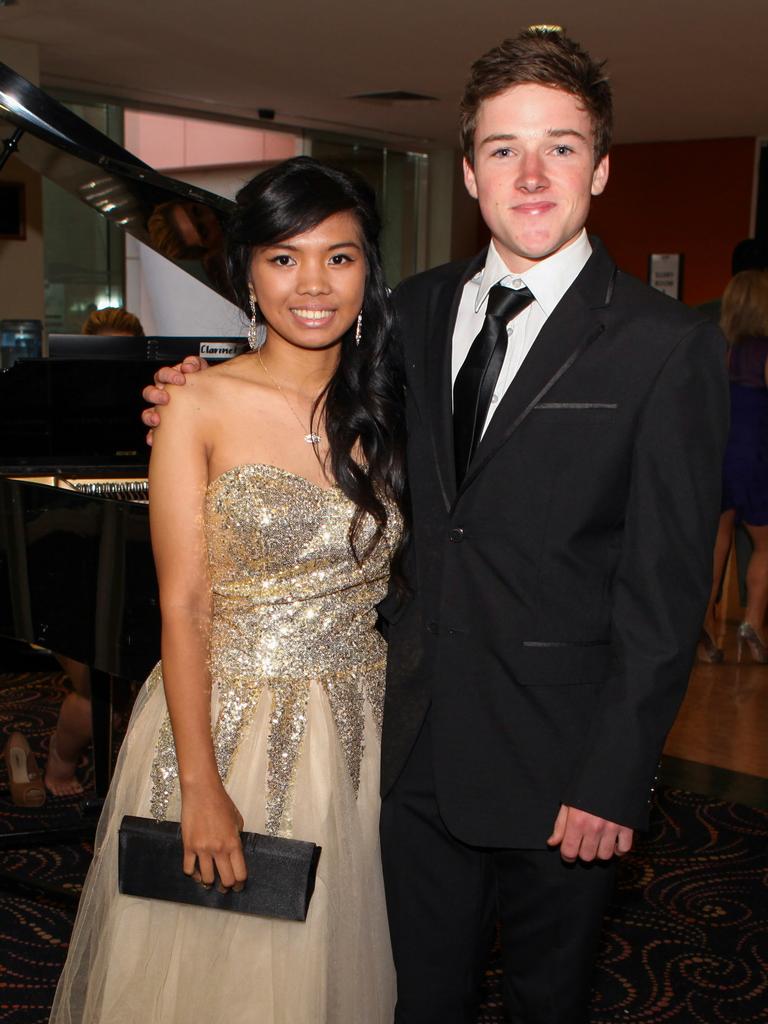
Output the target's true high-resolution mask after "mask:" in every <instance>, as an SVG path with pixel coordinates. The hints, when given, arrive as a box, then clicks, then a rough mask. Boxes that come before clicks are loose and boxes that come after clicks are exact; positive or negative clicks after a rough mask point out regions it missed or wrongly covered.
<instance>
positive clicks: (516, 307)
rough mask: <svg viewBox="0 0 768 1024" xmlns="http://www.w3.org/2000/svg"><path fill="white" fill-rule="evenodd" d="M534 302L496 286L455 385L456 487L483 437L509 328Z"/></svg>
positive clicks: (523, 294)
mask: <svg viewBox="0 0 768 1024" xmlns="http://www.w3.org/2000/svg"><path fill="white" fill-rule="evenodd" d="M532 302H533V295H532V293H531V292H530V291H529V290H528V288H520V289H519V291H515V290H513V289H512V288H505V287H504V285H501V284H496V285H494V286H493V288H491V290H490V291H489V292H488V306H487V309H486V312H485V320H484V322H483V326H482V327H481V328H480V333H479V334H478V335H477V337H476V338H475V340H474V341H473V342H472V345H471V347H470V350H469V353H468V354H467V358H466V359H465V360H464V363H463V364H462V367H461V369H460V370H459V373H458V376H457V377H456V382H455V384H454V385H453V444H454V454H455V458H456V483H457V484H460V483H461V481H462V480H463V479H464V475H465V473H466V472H467V469H468V467H469V463H470V462H471V460H472V456H473V455H474V453H475V449H476V448H477V445H478V443H479V441H480V437H481V435H482V433H483V425H484V423H485V419H486V416H487V415H488V408H489V407H490V404H491V398H492V397H493V389H494V388H495V387H496V381H497V380H498V379H499V373H500V372H501V367H502V364H503V363H504V356H505V355H506V352H507V324H508V323H509V321H510V320H512V319H513V318H514V317H516V316H517V314H518V313H521V312H522V311H523V310H524V309H525V308H526V306H529V305H530V304H531V303H532Z"/></svg>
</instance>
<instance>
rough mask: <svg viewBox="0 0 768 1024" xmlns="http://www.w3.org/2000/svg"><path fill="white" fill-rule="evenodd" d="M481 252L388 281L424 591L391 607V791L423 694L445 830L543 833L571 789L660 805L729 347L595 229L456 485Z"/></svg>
mask: <svg viewBox="0 0 768 1024" xmlns="http://www.w3.org/2000/svg"><path fill="white" fill-rule="evenodd" d="M484 259H485V254H484V253H482V254H480V255H479V256H478V257H477V258H476V259H475V260H473V261H471V262H470V263H468V264H467V263H464V264H450V265H447V266H444V267H440V268H437V269H435V270H431V271H428V272H426V273H424V274H421V275H419V276H417V277H414V278H411V279H410V280H408V281H405V282H404V283H403V284H402V285H401V286H400V287H399V288H398V289H397V291H396V293H395V303H396V308H397V314H398V320H399V324H400V333H401V338H402V343H403V350H404V358H405V361H406V371H407V387H408V421H409V452H408V460H409V478H410V486H411V493H412V501H413V520H414V521H413V544H412V547H411V550H410V551H409V553H408V566H409V573H410V575H411V579H412V583H413V587H414V596H413V598H412V600H411V601H410V602H409V603H407V604H405V605H404V606H402V607H400V606H398V605H397V602H396V601H395V600H394V598H388V599H387V601H385V603H384V606H383V608H382V614H383V616H384V618H385V619H388V620H389V628H388V633H389V643H390V653H389V671H388V685H387V695H386V704H385V716H384V735H383V755H382V792H383V793H384V794H386V793H387V792H388V790H389V788H390V787H391V786H392V785H393V783H394V781H395V780H396V778H397V776H398V774H399V772H400V770H401V769H402V766H403V764H404V762H405V760H406V758H407V756H408V753H409V751H410V749H411V747H412V745H413V743H414V741H415V738H416V736H417V735H418V732H419V729H420V727H421V723H422V721H423V719H424V717H425V715H426V714H427V711H428V710H429V721H430V728H431V735H432V744H433V751H434V753H433V757H434V773H435V786H436V791H437V798H438V803H439V807H440V810H441V813H442V816H443V818H444V820H445V823H446V825H447V826H448V828H449V829H450V830H451V832H452V833H453V834H454V835H456V836H457V837H458V838H460V839H462V840H464V841H466V842H470V843H473V844H477V845H487V846H508V847H532V848H536V847H542V846H543V845H544V844H545V841H546V838H547V836H548V835H549V834H550V831H551V828H552V825H553V823H554V820H555V816H556V814H557V811H558V808H559V805H560V804H561V803H565V804H569V805H572V806H575V807H579V808H582V809H584V810H587V811H590V812H592V813H594V814H598V815H601V816H603V817H605V818H608V819H610V820H612V821H616V822H619V823H621V824H624V825H628V826H632V827H637V828H642V827H644V826H645V825H646V824H647V811H648V804H649V798H650V793H651V790H652V786H653V782H654V777H655V772H656V770H657V764H658V760H659V757H660V754H661V749H662V746H663V742H664V738H665V736H666V733H667V731H668V729H669V728H670V726H671V723H672V721H673V719H674V716H675V713H676V711H677V708H678V706H679V704H680V701H681V699H682V696H683V694H684V691H685V687H686V684H687V679H688V674H689V671H690V667H691V663H692V659H693V655H694V651H695V645H696V640H697V637H698V635H699V630H700V626H701V621H702V617H703V613H704V610H705V606H706V602H707V597H708V593H709V588H710V580H711V573H712V546H713V541H714V535H715V530H716V525H717V520H718V514H719V509H720V474H721V465H722V455H723V448H724V444H725V437H726V432H727V418H728V413H727V402H728V399H727V383H726V374H725V346H724V340H723V337H722V335H721V334H720V332H719V330H718V329H717V328H716V327H715V326H714V325H713V324H712V323H711V322H709V321H707V320H705V319H703V318H702V317H700V316H697V315H696V314H694V313H692V312H690V311H689V310H688V309H687V308H686V307H685V306H683V305H682V304H680V303H678V302H674V301H672V300H671V299H669V298H667V297H665V296H664V295H662V294H660V293H659V292H657V291H654V290H652V289H650V288H648V287H647V286H645V285H644V284H642V283H641V282H640V281H638V280H636V279H635V278H632V277H630V276H628V275H626V274H623V273H622V272H621V271H618V270H617V268H616V266H615V264H614V263H613V261H612V260H611V258H610V257H609V255H608V254H607V253H606V251H605V249H604V248H603V247H602V246H601V245H600V243H599V241H597V240H596V239H594V240H593V254H592V256H591V258H590V259H589V261H588V263H587V264H586V266H585V267H584V269H583V270H582V272H581V274H580V275H579V277H578V278H577V279H576V281H575V283H574V284H573V285H572V286H571V288H570V289H569V290H568V292H567V293H566V294H565V296H564V297H563V299H562V300H561V302H560V303H559V304H558V306H557V308H556V309H555V310H554V311H553V312H552V314H551V316H550V317H549V319H548V320H547V322H546V324H545V325H544V327H543V328H542V330H541V333H540V334H539V336H538V338H537V339H536V341H535V343H534V345H533V347H532V348H531V350H530V352H529V353H528V355H527V357H526V359H525V361H524V363H523V365H522V366H521V368H520V370H519V372H518V374H517V375H516V377H515V378H514V380H513V381H512V383H511V385H510V387H509V390H508V391H507V393H506V395H505V396H504V398H503V399H502V401H501V402H500V404H499V407H498V408H497V410H496V412H495V414H494V416H493V418H492V420H491V422H490V425H489V427H488V430H487V431H486V434H485V436H484V437H483V439H482V441H481V443H480V445H479V447H478V449H477V452H476V455H475V458H474V460H473V462H472V464H471V466H470V469H469V472H468V474H467V476H466V478H465V480H464V481H463V483H462V484H461V486H460V487H459V488H458V489H457V487H456V481H455V474H454V468H453V451H452V419H451V380H450V362H451V336H452V332H453V326H454V322H455V318H456V311H457V307H458V302H459V298H460V296H461V291H462V288H463V285H464V283H465V282H466V281H467V280H468V278H469V277H470V276H472V275H473V274H474V273H475V272H476V271H477V270H478V269H479V268H480V267H482V266H483V263H484Z"/></svg>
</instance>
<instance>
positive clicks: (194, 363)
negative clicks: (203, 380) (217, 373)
mask: <svg viewBox="0 0 768 1024" xmlns="http://www.w3.org/2000/svg"><path fill="white" fill-rule="evenodd" d="M207 369H208V363H207V362H206V361H205V359H201V358H200V357H199V356H187V357H186V358H185V359H184V361H183V362H181V363H177V364H176V366H161V367H160V369H159V370H158V371H157V373H156V374H155V380H154V383H153V384H148V385H147V387H145V388H144V390H143V391H142V392H141V397H142V398H143V399H144V401H145V402H147V403H148V404H149V409H145V410H144V411H143V412H142V414H141V421H142V423H143V424H144V426H145V427H149V430H148V431H147V444H149V445H151V444H152V431H153V430H154V428H155V427H159V426H160V410H159V409H158V408H157V407H158V406H159V405H167V404H168V402H170V400H171V396H170V395H169V394H168V392H167V391H166V389H165V385H166V384H183V383H184V379H185V377H186V375H187V374H188V373H197V372H198V370H207Z"/></svg>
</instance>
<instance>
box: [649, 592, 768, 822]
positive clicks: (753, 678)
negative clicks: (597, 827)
mask: <svg viewBox="0 0 768 1024" xmlns="http://www.w3.org/2000/svg"><path fill="white" fill-rule="evenodd" d="M729 577H730V574H729ZM729 577H727V578H726V588H725V595H724V600H723V603H722V610H721V618H720V620H719V631H718V637H717V642H718V644H719V645H720V646H721V647H723V648H724V651H725V660H724V661H723V662H722V663H721V664H719V665H710V664H708V663H705V662H700V661H699V662H697V663H696V665H695V667H694V670H693V673H692V675H691V680H690V684H689V687H688V692H687V694H686V697H685V700H684V702H683V705H682V707H681V709H680V713H679V714H678V717H677V720H676V722H675V724H674V726H673V728H672V731H671V732H670V734H669V737H668V740H667V744H666V747H665V748H664V753H665V758H664V761H663V763H662V774H663V778H664V780H665V781H667V782H670V783H671V784H673V785H680V786H682V787H684V788H686V789H691V790H693V791H695V792H703V793H706V794H707V795H710V796H722V797H725V798H727V799H732V800H736V801H739V802H742V803H748V804H750V805H752V806H754V807H765V808H768V665H759V664H756V663H755V662H753V661H752V658H751V655H750V654H749V652H748V651H745V652H744V654H743V657H742V660H739V659H738V657H737V650H736V629H737V626H738V624H739V621H740V620H741V608H740V605H739V599H738V593H737V591H736V589H735V585H734V583H733V582H732V580H731V579H730V578H729Z"/></svg>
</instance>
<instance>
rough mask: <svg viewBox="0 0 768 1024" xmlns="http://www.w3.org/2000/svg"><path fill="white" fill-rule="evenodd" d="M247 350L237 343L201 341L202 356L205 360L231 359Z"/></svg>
mask: <svg viewBox="0 0 768 1024" xmlns="http://www.w3.org/2000/svg"><path fill="white" fill-rule="evenodd" d="M244 350H245V346H244V345H243V344H242V343H241V342H240V343H239V342H236V341H201V342H200V356H201V358H203V359H231V358H232V357H233V356H236V355H239V354H240V353H241V352H243V351H244Z"/></svg>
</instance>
